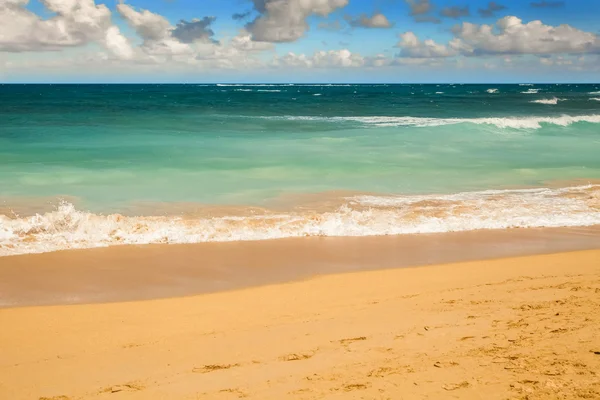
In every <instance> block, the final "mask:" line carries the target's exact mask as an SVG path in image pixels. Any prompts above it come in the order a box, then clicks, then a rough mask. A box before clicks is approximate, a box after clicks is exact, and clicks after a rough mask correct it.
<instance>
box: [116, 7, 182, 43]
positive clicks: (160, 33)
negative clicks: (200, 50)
mask: <svg viewBox="0 0 600 400" xmlns="http://www.w3.org/2000/svg"><path fill="white" fill-rule="evenodd" d="M117 11H118V12H119V14H121V16H122V17H123V18H124V19H125V21H127V23H128V24H129V25H130V26H131V27H132V28H133V29H134V30H135V31H136V33H137V34H138V35H139V36H140V37H141V38H142V40H143V43H142V49H143V50H144V52H146V53H147V54H150V55H178V54H191V53H192V49H191V47H190V46H189V45H188V44H187V43H181V42H180V41H179V40H178V39H177V38H175V37H173V35H172V32H173V29H174V28H173V27H172V26H171V23H170V22H169V21H168V20H167V19H166V18H165V17H163V16H162V15H159V14H155V13H153V12H150V11H148V10H141V11H137V10H135V9H134V8H133V7H131V6H130V5H128V4H125V3H119V4H117Z"/></svg>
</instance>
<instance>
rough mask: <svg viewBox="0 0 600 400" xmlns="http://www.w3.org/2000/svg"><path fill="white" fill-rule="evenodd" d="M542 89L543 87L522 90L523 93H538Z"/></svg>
mask: <svg viewBox="0 0 600 400" xmlns="http://www.w3.org/2000/svg"><path fill="white" fill-rule="evenodd" d="M540 90H542V89H527V90H526V91H524V92H521V93H524V94H536V93H537V92H539V91H540Z"/></svg>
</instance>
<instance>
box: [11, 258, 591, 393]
mask: <svg viewBox="0 0 600 400" xmlns="http://www.w3.org/2000/svg"><path fill="white" fill-rule="evenodd" d="M598 293H600V250H590V251H579V252H571V253H558V254H551V255H538V256H526V257H513V258H502V259H496V260H487V261H472V262H463V263H454V264H443V265H431V266H425V267H420V268H399V269H389V270H380V271H361V272H353V273H348V274H334V275H327V276H319V277H314V278H312V279H309V280H305V281H300V282H292V283H284V284H271V285H268V286H262V287H255V288H246V289H241V290H235V291H228V292H221V293H213V294H204V295H200V296H192V297H184V298H169V299H162V300H150V301H137V302H125V303H110V304H85V305H69V306H50V307H22V308H10V309H0V326H2V327H3V329H2V330H0V353H1V354H3V357H2V359H1V361H0V397H2V398H10V399H14V400H20V399H31V398H36V399H38V398H40V399H41V398H50V399H61V400H65V399H69V400H73V399H78V398H98V399H103V398H107V397H115V398H120V399H167V400H168V399H190V400H192V399H205V398H206V399H236V398H241V397H243V398H250V399H286V398H294V399H295V398H299V399H314V398H336V397H342V398H359V397H364V398H379V397H381V396H388V397H390V398H400V397H402V396H404V397H407V398H440V399H445V398H461V399H479V398H489V399H505V398H524V397H527V398H528V399H530V400H541V399H548V398H573V399H576V398H582V399H583V398H596V397H600V378H599V377H598V375H597V371H598V370H600V316H599V315H598V313H597V310H598V307H600V303H599V301H598ZM40 329H41V330H42V331H43V340H40Z"/></svg>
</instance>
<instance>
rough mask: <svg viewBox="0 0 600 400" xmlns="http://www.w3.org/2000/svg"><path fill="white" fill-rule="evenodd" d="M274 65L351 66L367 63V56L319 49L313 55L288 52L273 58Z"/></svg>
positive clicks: (344, 51) (307, 66)
mask: <svg viewBox="0 0 600 400" xmlns="http://www.w3.org/2000/svg"><path fill="white" fill-rule="evenodd" d="M272 65H273V66H274V67H295V68H298V67H302V68H351V67H362V66H364V65H365V58H364V57H362V56H361V55H360V54H355V53H352V52H351V51H350V50H346V49H343V50H330V51H317V52H315V53H314V54H313V55H312V56H307V55H306V54H296V53H293V52H290V53H287V54H286V55H284V56H280V57H279V56H278V57H275V58H274V59H273V62H272Z"/></svg>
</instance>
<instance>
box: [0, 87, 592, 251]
mask: <svg viewBox="0 0 600 400" xmlns="http://www.w3.org/2000/svg"><path fill="white" fill-rule="evenodd" d="M598 182H600V84H563V85H555V84H547V85H541V84H536V85H532V84H521V85H493V84H488V85H466V84H465V85H461V84H443V85H442V84H440V85H435V84H433V85H431V84H430V85H418V84H406V85H391V84H390V85H367V84H363V85H351V84H329V85H328V84H312V85H309V84H286V85H278V84H219V85H209V84H206V85H199V84H186V85H83V84H81V85H0V255H13V254H24V253H39V252H47V251H55V250H63V249H73V248H90V247H99V246H110V245H120V244H148V243H196V242H207V241H235V240H263V239H275V238H283V237H298V236H367V235H397V234H415V233H434V232H451V231H466V230H476V229H504V228H520V227H560V226H589V225H595V224H600V185H599V184H598Z"/></svg>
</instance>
